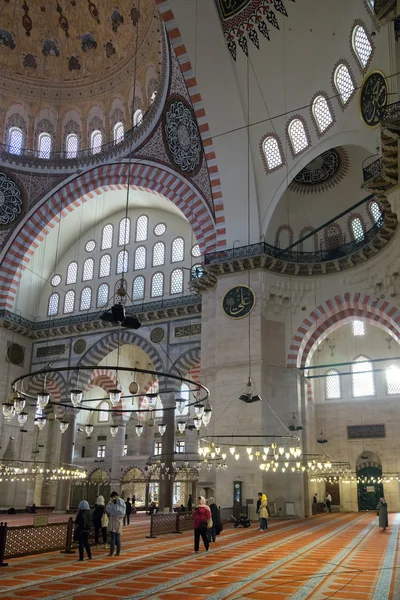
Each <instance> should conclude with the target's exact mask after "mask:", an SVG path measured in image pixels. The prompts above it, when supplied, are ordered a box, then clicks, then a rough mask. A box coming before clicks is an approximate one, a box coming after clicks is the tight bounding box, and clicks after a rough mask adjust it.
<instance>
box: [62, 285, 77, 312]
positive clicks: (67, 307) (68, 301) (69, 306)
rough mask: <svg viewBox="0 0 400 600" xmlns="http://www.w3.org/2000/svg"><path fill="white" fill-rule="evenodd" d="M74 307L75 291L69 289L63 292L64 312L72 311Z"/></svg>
mask: <svg viewBox="0 0 400 600" xmlns="http://www.w3.org/2000/svg"><path fill="white" fill-rule="evenodd" d="M74 307H75V292H74V291H73V290H70V291H69V292H67V293H66V294H65V298H64V313H72V312H74Z"/></svg>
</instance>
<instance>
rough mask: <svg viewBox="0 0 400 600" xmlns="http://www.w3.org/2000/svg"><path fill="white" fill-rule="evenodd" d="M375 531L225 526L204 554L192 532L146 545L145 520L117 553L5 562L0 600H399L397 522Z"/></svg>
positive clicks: (337, 521)
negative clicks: (82, 558) (90, 557)
mask: <svg viewBox="0 0 400 600" xmlns="http://www.w3.org/2000/svg"><path fill="white" fill-rule="evenodd" d="M389 522H390V527H389V529H388V530H387V531H386V532H382V531H381V530H380V529H378V527H377V519H376V516H375V514H372V513H367V514H365V513H359V514H334V513H333V514H327V515H320V516H317V517H312V518H310V519H307V520H287V521H283V520H272V521H271V522H270V527H269V529H268V531H267V532H261V531H258V530H256V525H255V524H254V525H253V526H252V527H251V528H250V529H231V528H230V527H225V529H224V531H223V533H222V534H221V535H220V536H219V537H218V538H217V543H215V544H212V545H211V549H210V551H209V552H205V551H204V548H202V547H201V548H200V553H199V554H194V553H193V533H192V532H187V533H184V534H182V535H179V536H178V535H169V536H160V537H159V538H157V539H146V537H145V536H146V535H147V534H148V531H149V525H148V521H147V520H144V519H142V518H141V519H138V520H136V521H135V519H134V520H133V523H131V525H130V526H128V527H125V528H124V530H123V539H122V544H123V547H122V554H121V556H120V557H107V556H106V551H104V550H94V551H93V560H91V561H88V560H85V561H84V562H77V555H76V554H73V555H65V554H59V553H52V554H46V555H40V556H34V557H28V558H23V559H12V560H10V561H9V566H8V567H5V568H3V569H1V571H0V600H5V599H8V600H15V599H16V598H18V599H22V598H24V599H27V598H31V599H35V600H41V599H42V598H45V599H46V600H58V599H63V600H80V599H82V598H85V600H128V599H131V598H132V599H136V598H137V599H139V598H152V599H154V600H225V599H230V600H240V599H242V598H243V599H246V600H289V599H291V600H326V599H328V598H334V599H335V600H386V599H390V600H399V599H400V574H399V573H398V571H399V570H398V569H397V562H398V546H399V524H400V515H398V514H392V515H390V518H389Z"/></svg>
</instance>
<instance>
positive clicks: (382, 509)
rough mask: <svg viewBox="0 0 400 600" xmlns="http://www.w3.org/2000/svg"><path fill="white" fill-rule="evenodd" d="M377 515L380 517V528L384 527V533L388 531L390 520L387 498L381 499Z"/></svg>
mask: <svg viewBox="0 0 400 600" xmlns="http://www.w3.org/2000/svg"><path fill="white" fill-rule="evenodd" d="M376 510H377V513H376V514H377V515H378V517H379V523H378V525H379V527H382V529H383V531H386V527H389V519H388V505H387V502H386V500H385V498H381V499H380V500H379V502H378V506H377V507H376Z"/></svg>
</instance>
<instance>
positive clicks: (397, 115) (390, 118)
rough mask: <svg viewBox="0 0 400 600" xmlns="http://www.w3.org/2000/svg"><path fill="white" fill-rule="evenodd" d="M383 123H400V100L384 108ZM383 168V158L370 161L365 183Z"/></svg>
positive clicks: (366, 169) (365, 169)
mask: <svg viewBox="0 0 400 600" xmlns="http://www.w3.org/2000/svg"><path fill="white" fill-rule="evenodd" d="M381 123H388V124H392V125H394V124H396V123H397V124H398V125H400V102H393V103H392V104H388V105H387V106H386V107H385V108H384V110H383V112H382V117H381ZM382 168H383V165H382V158H378V159H376V160H374V161H373V162H372V163H370V164H369V165H368V166H367V167H364V168H363V179H364V183H365V182H366V181H369V180H370V179H373V178H374V177H377V176H378V175H380V174H381V173H382Z"/></svg>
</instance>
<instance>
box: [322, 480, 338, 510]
mask: <svg viewBox="0 0 400 600" xmlns="http://www.w3.org/2000/svg"><path fill="white" fill-rule="evenodd" d="M325 490H326V493H327V494H330V495H331V496H332V504H335V505H338V506H339V505H340V488H339V482H338V481H337V482H328V481H327V482H326V484H325Z"/></svg>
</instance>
